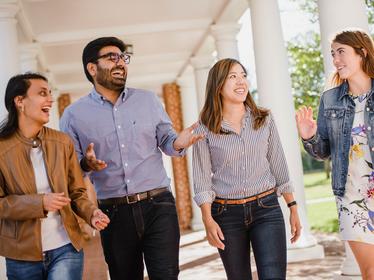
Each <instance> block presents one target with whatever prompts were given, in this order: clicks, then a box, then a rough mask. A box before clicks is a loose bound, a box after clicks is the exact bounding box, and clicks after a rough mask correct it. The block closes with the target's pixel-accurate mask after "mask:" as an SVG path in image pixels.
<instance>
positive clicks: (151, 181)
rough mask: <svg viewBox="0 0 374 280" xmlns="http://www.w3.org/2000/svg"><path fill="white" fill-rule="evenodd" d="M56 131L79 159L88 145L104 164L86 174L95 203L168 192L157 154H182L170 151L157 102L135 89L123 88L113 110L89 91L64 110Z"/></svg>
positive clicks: (170, 133)
mask: <svg viewBox="0 0 374 280" xmlns="http://www.w3.org/2000/svg"><path fill="white" fill-rule="evenodd" d="M60 128H61V130H62V131H64V132H66V133H68V134H69V135H70V136H71V138H72V139H73V141H74V144H75V149H76V151H77V153H78V157H79V159H81V158H82V157H83V156H84V153H85V150H86V148H87V146H88V145H89V144H90V143H91V142H92V143H94V150H95V153H96V157H97V158H98V159H101V160H104V161H105V162H106V163H107V165H108V166H107V167H106V168H105V169H103V170H101V171H98V172H92V173H90V177H91V179H92V181H93V183H94V185H95V189H96V192H97V197H98V198H99V199H105V198H110V197H121V196H124V195H128V194H134V193H138V192H144V191H148V190H151V189H154V188H159V187H160V186H169V185H170V179H169V178H168V176H167V174H166V171H165V168H164V166H163V162H162V154H161V151H160V150H162V151H163V152H164V153H165V154H167V155H170V156H183V155H184V153H185V150H182V151H175V150H174V148H173V143H174V140H175V139H176V138H177V134H176V133H175V131H174V129H173V127H172V123H171V121H170V119H169V116H168V115H167V113H166V112H165V110H164V108H163V106H162V104H161V102H160V101H159V99H158V98H157V96H156V95H155V94H154V93H152V92H148V91H145V90H141V89H133V88H126V89H125V90H124V91H123V92H122V93H121V95H120V97H119V98H118V99H117V102H116V104H114V105H113V104H112V103H110V102H109V101H108V100H106V99H105V98H104V97H103V96H102V95H100V94H99V93H97V92H96V90H95V89H93V90H92V92H91V93H90V94H89V95H87V96H85V97H83V98H81V99H79V100H78V101H77V102H75V103H73V104H71V105H70V106H69V107H67V108H66V109H65V111H64V114H63V116H62V118H61V120H60Z"/></svg>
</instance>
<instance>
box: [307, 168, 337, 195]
mask: <svg viewBox="0 0 374 280" xmlns="http://www.w3.org/2000/svg"><path fill="white" fill-rule="evenodd" d="M304 185H305V198H306V200H311V199H316V198H324V197H331V196H333V193H332V189H331V180H330V179H327V178H326V174H325V173H324V172H323V171H322V172H315V173H309V174H305V175H304Z"/></svg>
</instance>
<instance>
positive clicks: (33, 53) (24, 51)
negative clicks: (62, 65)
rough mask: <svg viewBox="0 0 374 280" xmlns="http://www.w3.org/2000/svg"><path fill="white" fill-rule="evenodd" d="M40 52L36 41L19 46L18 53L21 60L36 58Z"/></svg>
mask: <svg viewBox="0 0 374 280" xmlns="http://www.w3.org/2000/svg"><path fill="white" fill-rule="evenodd" d="M39 52H40V46H39V44H37V43H31V44H23V45H21V46H20V48H19V54H20V57H21V61H22V60H27V59H36V57H37V56H38V54H39Z"/></svg>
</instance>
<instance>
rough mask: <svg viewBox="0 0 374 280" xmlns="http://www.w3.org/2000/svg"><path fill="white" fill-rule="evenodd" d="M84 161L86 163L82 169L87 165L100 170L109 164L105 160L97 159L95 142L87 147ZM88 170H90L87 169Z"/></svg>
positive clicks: (91, 168)
mask: <svg viewBox="0 0 374 280" xmlns="http://www.w3.org/2000/svg"><path fill="white" fill-rule="evenodd" d="M82 160H83V161H84V165H85V166H82V164H81V166H82V169H83V170H85V169H86V168H85V167H86V166H87V167H88V168H89V169H90V170H93V171H100V170H102V169H104V168H106V167H107V164H106V162H105V161H103V160H100V159H97V158H96V154H95V151H94V143H90V144H89V145H88V147H87V149H86V154H85V156H84V158H83V159H82ZM85 171H88V170H85Z"/></svg>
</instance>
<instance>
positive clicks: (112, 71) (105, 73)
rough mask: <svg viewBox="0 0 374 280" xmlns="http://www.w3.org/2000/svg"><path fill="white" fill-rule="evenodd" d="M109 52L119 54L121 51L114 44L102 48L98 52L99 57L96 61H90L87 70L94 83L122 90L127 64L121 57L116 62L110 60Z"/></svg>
mask: <svg viewBox="0 0 374 280" xmlns="http://www.w3.org/2000/svg"><path fill="white" fill-rule="evenodd" d="M110 53H116V54H118V55H120V54H121V53H122V52H121V50H120V49H119V48H118V47H115V46H107V47H104V48H102V49H101V50H100V52H99V57H101V58H99V59H98V60H97V62H96V63H90V64H91V65H90V69H89V71H90V74H91V75H92V77H93V79H94V81H95V83H96V84H99V85H101V86H102V87H104V88H107V89H110V90H114V91H122V89H123V88H124V87H125V84H126V79H127V66H126V64H125V62H124V61H123V60H122V59H119V60H118V62H115V61H112V60H111V57H110V56H109V54H110ZM105 55H108V56H105Z"/></svg>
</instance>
